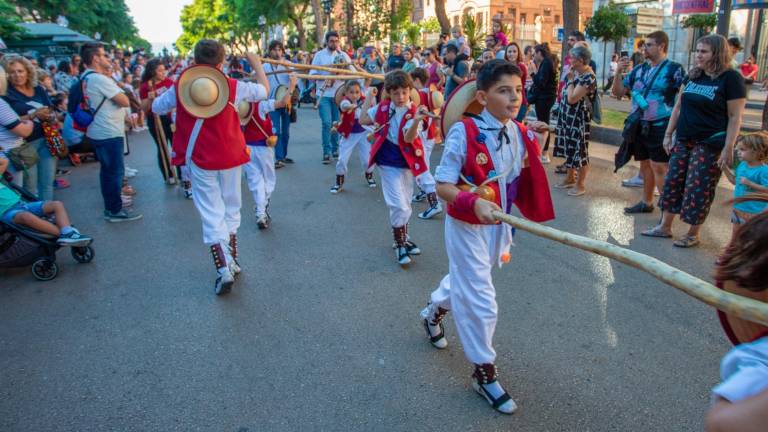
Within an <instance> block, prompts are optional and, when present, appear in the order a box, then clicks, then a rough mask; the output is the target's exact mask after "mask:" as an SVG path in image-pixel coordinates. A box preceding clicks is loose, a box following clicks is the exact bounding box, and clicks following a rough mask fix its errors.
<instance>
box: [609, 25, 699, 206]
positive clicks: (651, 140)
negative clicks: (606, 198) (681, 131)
mask: <svg viewBox="0 0 768 432" xmlns="http://www.w3.org/2000/svg"><path fill="white" fill-rule="evenodd" d="M644 47H645V49H644V50H643V55H644V56H645V59H646V61H645V62H643V63H641V64H639V65H637V66H635V67H634V68H632V71H631V72H630V73H629V74H627V76H626V77H624V79H623V80H621V79H614V80H613V86H612V91H613V95H614V96H616V97H617V98H622V97H624V96H626V95H628V94H631V95H632V111H633V112H634V111H636V110H642V112H643V114H642V121H641V122H640V128H639V129H640V130H639V132H638V137H637V143H636V145H635V151H634V157H635V160H637V161H639V162H640V172H641V173H642V175H643V199H642V200H641V201H640V202H638V203H637V204H635V205H633V206H632V207H627V208H625V209H624V213H627V214H632V213H650V212H652V211H653V192H654V190H655V189H656V187H657V186H658V188H659V190H662V189H663V187H664V177H665V176H666V175H667V168H668V165H669V154H667V152H666V151H665V150H664V145H663V144H664V134H665V133H666V130H667V123H669V117H670V116H671V115H672V108H673V107H674V106H675V97H676V96H677V93H678V91H679V90H680V86H681V85H682V83H683V78H684V77H685V72H684V70H683V66H682V65H681V64H680V63H677V62H674V61H671V60H669V59H667V48H668V47H669V37H668V36H667V34H666V33H664V32H663V31H656V32H653V33H651V34H649V35H648V36H646V38H645V44H644ZM628 65H629V59H628V58H627V57H623V58H621V59H619V67H618V69H617V74H619V75H617V76H620V74H622V73H623V72H624V71H626V69H627V67H628Z"/></svg>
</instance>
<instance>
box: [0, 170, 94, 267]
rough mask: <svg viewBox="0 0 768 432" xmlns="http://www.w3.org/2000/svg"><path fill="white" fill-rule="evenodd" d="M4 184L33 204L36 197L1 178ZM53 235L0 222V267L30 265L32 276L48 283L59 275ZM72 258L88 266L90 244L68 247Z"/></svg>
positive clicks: (92, 254)
mask: <svg viewBox="0 0 768 432" xmlns="http://www.w3.org/2000/svg"><path fill="white" fill-rule="evenodd" d="M0 181H2V182H3V184H4V185H6V186H8V187H9V188H11V189H13V190H15V191H16V192H18V193H19V194H20V195H21V199H22V200H24V201H37V197H36V196H35V195H33V194H31V193H30V192H29V191H27V190H26V189H24V188H21V187H19V186H16V185H14V184H12V183H10V182H8V181H6V180H4V179H0ZM56 240H58V239H57V238H56V237H55V236H52V235H49V234H44V233H40V232H37V231H34V230H32V229H30V228H27V227H23V226H20V225H16V224H13V223H10V224H9V223H3V222H0V268H13V267H24V266H28V265H31V266H32V275H33V276H34V277H35V278H37V279H38V280H41V281H49V280H52V279H54V278H55V277H56V276H57V275H58V274H59V266H58V265H57V264H56V251H57V250H58V249H59V248H60V247H61V245H59V244H57V243H56ZM70 252H71V253H72V258H74V259H75V261H77V262H79V263H89V262H91V261H92V260H93V257H94V252H93V248H92V247H91V246H90V245H87V246H80V247H72V248H70Z"/></svg>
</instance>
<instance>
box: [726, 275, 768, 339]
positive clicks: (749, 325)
mask: <svg viewBox="0 0 768 432" xmlns="http://www.w3.org/2000/svg"><path fill="white" fill-rule="evenodd" d="M718 287H722V289H724V290H725V291H728V292H730V293H733V294H737V295H740V296H743V297H749V298H752V299H754V300H759V301H762V302H768V290H766V291H759V292H755V291H750V290H748V289H745V288H742V287H740V286H738V284H736V282H733V281H725V283H724V284H722V285H721V284H720V283H718ZM717 315H718V317H719V318H720V324H722V326H723V330H725V334H726V335H727V336H728V339H730V340H731V342H733V344H734V345H736V344H740V343H746V342H751V341H753V340H754V339H755V338H756V337H758V336H760V335H764V334H766V332H768V327H766V326H763V325H760V324H755V323H753V322H750V321H747V320H744V319H741V318H736V317H735V316H733V315H729V314H727V313H725V312H722V311H717Z"/></svg>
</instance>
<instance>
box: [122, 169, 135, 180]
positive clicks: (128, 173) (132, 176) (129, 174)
mask: <svg viewBox="0 0 768 432" xmlns="http://www.w3.org/2000/svg"><path fill="white" fill-rule="evenodd" d="M123 177H125V178H134V177H136V173H135V172H133V171H128V170H125V173H124V174H123Z"/></svg>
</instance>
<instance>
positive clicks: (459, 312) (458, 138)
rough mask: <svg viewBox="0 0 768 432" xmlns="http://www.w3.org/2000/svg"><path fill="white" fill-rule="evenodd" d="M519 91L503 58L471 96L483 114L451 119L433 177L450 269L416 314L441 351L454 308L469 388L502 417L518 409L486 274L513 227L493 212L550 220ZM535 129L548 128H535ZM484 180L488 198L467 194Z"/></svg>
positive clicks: (485, 70)
mask: <svg viewBox="0 0 768 432" xmlns="http://www.w3.org/2000/svg"><path fill="white" fill-rule="evenodd" d="M523 91H524V90H523V83H522V81H521V72H520V69H519V68H518V67H517V66H515V65H513V64H511V63H508V62H505V61H503V60H492V61H490V62H488V63H486V64H484V65H483V66H482V67H481V68H480V70H479V72H478V75H477V92H476V94H475V95H474V99H475V100H476V101H477V102H479V103H480V104H481V105H483V106H484V109H483V111H482V113H481V114H480V115H478V116H472V117H468V118H465V119H464V120H461V121H458V122H456V124H454V125H453V126H452V127H451V128H450V130H449V131H448V133H447V136H446V138H445V148H444V150H443V155H442V158H441V160H440V165H439V166H438V167H437V169H436V171H435V178H436V180H437V182H438V186H437V193H438V194H439V195H440V197H441V198H442V199H444V200H445V201H446V203H448V204H447V212H448V216H447V217H446V218H445V246H446V250H447V252H448V262H449V267H448V268H449V272H448V274H447V275H446V276H445V277H444V278H443V280H442V281H441V282H440V286H439V287H438V288H437V289H436V290H435V291H434V292H433V293H432V295H431V301H430V302H429V303H428V304H427V307H426V308H425V309H424V310H423V311H422V312H421V316H422V318H423V319H424V327H425V329H426V331H427V337H428V338H429V340H430V342H431V343H432V345H434V346H435V347H436V348H439V349H443V348H446V347H447V344H448V343H447V341H446V339H445V333H444V328H443V324H442V319H443V318H444V316H445V314H446V313H448V312H449V311H453V313H454V321H455V323H456V329H457V331H458V334H459V339H460V340H461V344H462V346H463V347H464V353H465V355H466V357H467V359H468V360H469V361H470V362H472V363H473V364H474V365H475V372H474V373H473V375H472V377H473V381H472V386H473V387H474V389H475V390H476V391H477V392H478V393H479V394H480V395H482V396H483V397H485V398H486V400H487V401H488V402H489V403H490V404H491V405H492V406H493V408H494V409H496V410H498V411H500V412H502V413H505V414H511V413H513V412H514V411H515V410H516V409H517V405H516V404H515V402H514V401H513V400H512V398H510V396H509V394H507V392H506V391H505V390H504V388H502V387H501V385H500V384H499V383H498V381H497V380H496V367H495V365H494V362H495V359H496V352H495V351H494V349H493V344H492V339H493V333H494V330H495V328H496V317H497V306H496V299H495V297H496V292H495V289H494V286H493V281H492V280H491V269H492V267H493V266H494V264H498V265H499V266H500V265H501V264H502V263H504V262H507V261H508V260H509V248H510V246H511V245H512V229H511V227H510V226H509V225H506V224H499V223H497V222H496V220H495V219H494V218H493V216H492V215H491V212H493V211H504V212H507V213H509V212H511V211H512V204H515V205H516V206H517V207H518V208H519V209H520V212H521V213H522V214H523V216H525V217H526V218H528V219H532V220H534V221H537V222H543V221H546V220H550V219H553V218H554V210H553V207H552V199H551V197H550V194H549V185H548V183H547V176H546V173H545V172H544V168H543V166H542V165H541V162H540V160H539V154H540V151H539V146H538V144H537V142H536V138H535V136H534V135H533V133H532V132H531V131H529V130H527V129H526V127H525V126H523V125H522V124H521V123H518V122H516V121H514V120H513V119H514V118H516V116H517V112H518V110H519V108H520V105H521V103H522V92H523ZM472 97H473V95H472V94H471V93H468V92H466V91H464V92H462V91H461V88H459V89H457V90H456V92H454V93H453V96H452V99H454V98H455V99H456V103H459V104H460V105H459V106H460V108H461V109H462V110H463V109H464V108H465V107H466V106H467V105H468V103H469V102H470V101H471V99H470V98H472ZM462 99H463V100H462ZM452 102H453V101H452V100H451V101H448V103H449V104H451V103H452ZM532 127H535V128H536V129H540V128H542V127H546V125H545V124H544V123H541V124H539V123H536V124H534V125H532ZM486 180H488V181H487V182H486ZM484 182H485V185H486V186H485V187H487V188H489V189H490V190H491V191H492V193H489V192H488V191H487V190H486V191H484V192H486V193H485V194H484V196H485V197H486V198H488V199H490V200H491V201H489V200H486V199H482V198H480V196H479V195H478V194H476V193H473V192H469V191H467V189H468V185H469V186H471V185H476V186H481V185H482V184H483V183H484Z"/></svg>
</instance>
